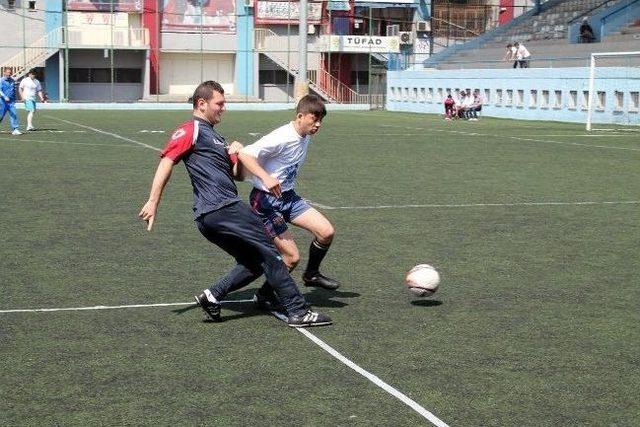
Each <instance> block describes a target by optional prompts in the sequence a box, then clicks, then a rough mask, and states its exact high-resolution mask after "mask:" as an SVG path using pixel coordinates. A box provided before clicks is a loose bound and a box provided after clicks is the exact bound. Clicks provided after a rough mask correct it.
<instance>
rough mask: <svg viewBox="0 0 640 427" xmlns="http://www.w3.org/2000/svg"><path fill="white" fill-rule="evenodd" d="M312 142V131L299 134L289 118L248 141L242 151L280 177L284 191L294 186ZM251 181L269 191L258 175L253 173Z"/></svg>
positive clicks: (273, 174)
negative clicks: (306, 133)
mask: <svg viewBox="0 0 640 427" xmlns="http://www.w3.org/2000/svg"><path fill="white" fill-rule="evenodd" d="M309 142H311V138H310V137H309V135H307V136H305V137H302V136H300V135H298V132H296V129H295V127H293V122H289V123H288V124H286V125H284V126H281V127H279V128H278V129H276V130H274V131H272V132H271V133H269V134H267V135H265V136H263V137H262V138H260V139H259V140H257V141H256V142H254V143H253V144H251V145H247V146H246V147H244V148H243V149H242V151H243V152H245V153H247V154H249V155H251V156H253V157H255V158H256V159H258V163H259V164H260V166H262V168H263V169H264V170H265V171H266V172H267V173H268V174H269V175H271V176H272V177H274V178H276V179H277V180H278V181H280V186H281V187H282V191H288V190H292V189H293V188H294V187H295V181H296V177H297V176H298V171H299V170H300V167H301V166H302V164H303V163H304V160H305V158H306V157H307V148H308V146H309ZM251 182H252V183H253V186H254V187H255V188H257V189H259V190H263V191H269V189H268V188H266V187H265V186H264V184H263V183H262V180H261V179H260V178H258V177H255V176H252V177H251Z"/></svg>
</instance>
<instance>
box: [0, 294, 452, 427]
mask: <svg viewBox="0 0 640 427" xmlns="http://www.w3.org/2000/svg"><path fill="white" fill-rule="evenodd" d="M249 302H253V300H252V299H247V300H227V301H222V303H223V304H234V303H236V304H237V303H249ZM194 304H195V302H171V303H158V304H132V305H110V306H107V305H96V306H91V307H65V308H31V309H14V310H0V314H5V313H42V312H55V311H90V310H114V309H127V308H147V307H171V306H185V305H194ZM298 331H299V332H301V333H302V334H303V335H304V336H306V337H307V338H309V339H310V340H311V341H313V342H314V343H315V344H317V345H318V346H319V347H320V348H322V349H323V350H324V351H326V352H327V353H329V354H330V355H331V356H333V357H335V358H336V359H338V360H339V361H340V362H342V363H344V364H345V365H347V366H348V367H349V368H351V369H353V370H354V371H356V372H357V373H359V374H360V375H362V376H363V377H365V378H366V379H368V380H369V381H371V382H372V383H374V384H375V385H377V386H378V387H380V388H382V389H383V390H384V391H386V392H387V393H389V394H390V395H392V396H393V397H395V398H397V399H398V400H400V401H401V402H402V403H404V404H405V405H407V406H409V407H410V408H411V409H413V410H414V411H416V412H417V413H418V414H420V415H421V416H423V417H424V418H426V419H427V420H429V421H430V422H431V423H432V424H434V425H436V426H438V427H448V426H447V424H446V423H445V422H444V421H442V420H440V419H439V418H438V417H436V416H435V415H433V414H432V413H431V412H429V411H427V410H426V409H425V408H424V407H422V406H420V405H419V404H418V403H417V402H415V401H414V400H412V399H410V398H409V397H407V396H406V395H405V394H403V393H402V392H400V391H398V390H397V389H395V388H393V387H392V386H390V385H389V384H387V383H386V382H384V381H382V380H381V379H380V378H378V377H377V376H375V375H374V374H372V373H370V372H368V371H367V370H365V369H363V368H361V367H360V366H358V365H356V364H355V363H354V362H352V361H351V360H349V359H347V358H346V357H344V356H343V355H342V354H340V353H339V352H338V351H336V350H335V349H334V348H333V347H331V346H330V345H328V344H327V343H325V342H324V341H322V340H321V339H320V338H318V337H316V336H315V335H313V334H312V333H311V332H309V331H307V330H305V329H298Z"/></svg>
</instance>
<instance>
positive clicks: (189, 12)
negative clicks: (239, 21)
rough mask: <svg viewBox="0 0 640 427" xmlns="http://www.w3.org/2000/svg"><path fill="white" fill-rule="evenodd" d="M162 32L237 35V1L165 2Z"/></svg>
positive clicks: (187, 0) (174, 0) (171, 0)
mask: <svg viewBox="0 0 640 427" xmlns="http://www.w3.org/2000/svg"><path fill="white" fill-rule="evenodd" d="M162 31H167V32H186V33H195V32H200V31H202V32H205V33H224V34H235V32H236V2H235V0H164V4H163V9H162Z"/></svg>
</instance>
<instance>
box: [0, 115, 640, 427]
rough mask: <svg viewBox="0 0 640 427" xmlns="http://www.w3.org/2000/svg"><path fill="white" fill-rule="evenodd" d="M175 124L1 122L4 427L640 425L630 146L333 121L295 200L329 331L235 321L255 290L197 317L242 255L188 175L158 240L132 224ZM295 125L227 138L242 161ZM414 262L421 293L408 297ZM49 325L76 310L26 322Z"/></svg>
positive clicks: (302, 243)
mask: <svg viewBox="0 0 640 427" xmlns="http://www.w3.org/2000/svg"><path fill="white" fill-rule="evenodd" d="M189 116H190V115H189V113H188V112H184V111H182V112H167V111H165V112H143V111H116V112H114V111H40V112H39V113H38V116H37V117H36V125H37V126H38V127H39V128H40V129H41V130H39V131H36V132H32V133H28V134H25V135H22V136H20V137H13V136H11V135H9V134H8V132H7V124H6V123H3V125H2V126H3V128H2V131H3V132H2V133H0V186H1V188H2V191H1V192H0V213H1V218H2V220H1V221H0V235H1V236H2V246H1V249H0V283H1V284H2V297H1V299H0V374H1V377H0V378H1V379H0V425H7V426H13V425H34V424H38V425H122V424H132V425H221V426H228V425H237V426H244V425H274V426H289V425H308V426H334V425H363V426H364V425H367V426H370V425H379V426H405V425H407V426H408V425H431V423H438V422H439V421H438V420H441V422H442V423H443V424H440V425H444V424H447V425H450V426H567V425H580V426H584V425H590V426H604V425H619V426H637V425H640V403H639V401H640V400H639V398H640V391H639V390H640V389H639V387H638V384H640V357H639V354H640V328H639V327H638V325H639V322H640V310H639V308H638V307H639V306H638V301H640V287H639V286H638V285H639V284H640V262H639V257H638V253H639V249H640V215H638V211H639V208H640V136H638V134H637V133H629V132H627V133H617V132H606V133H601V134H595V135H588V134H585V132H584V126H583V125H579V124H566V123H551V122H519V121H512V120H500V119H491V118H483V119H481V120H480V121H479V122H475V123H473V122H463V121H457V122H453V123H448V122H444V121H443V120H442V119H441V118H440V117H436V116H426V115H418V114H405V113H388V112H382V111H380V112H377V111H374V112H368V111H362V112H329V115H328V116H327V118H326V119H325V121H324V124H323V128H322V130H321V131H320V133H319V134H318V135H317V136H316V137H314V140H313V142H312V145H311V147H310V150H309V155H308V158H307V162H306V164H305V165H304V167H303V169H302V172H301V176H300V181H299V183H298V190H299V193H300V194H301V195H303V196H305V197H306V198H308V199H309V200H310V201H311V202H312V203H314V204H316V206H317V207H318V208H319V209H320V210H321V211H323V212H324V213H325V214H326V215H327V216H328V217H329V218H330V219H331V221H332V222H333V223H334V225H335V227H336V239H335V241H334V244H333V246H332V248H331V251H330V252H329V254H328V256H327V258H326V260H325V262H324V264H323V269H324V270H326V272H327V273H328V274H330V275H332V276H334V277H336V278H338V279H339V280H340V281H341V282H342V283H343V286H342V287H341V288H340V289H339V290H338V291H336V292H330V291H325V290H322V289H311V288H303V289H302V290H303V292H304V293H305V295H306V296H307V298H308V300H309V301H310V302H311V303H312V304H313V305H314V307H317V308H319V309H320V310H321V311H323V312H326V313H327V314H329V315H330V316H331V317H332V318H333V320H334V324H333V325H332V326H329V327H323V328H313V329H309V330H308V331H302V332H301V331H297V330H294V329H292V328H289V327H287V326H286V325H285V324H284V323H282V322H280V321H278V320H277V319H275V318H274V317H272V316H269V315H265V314H264V313H262V312H260V311H258V310H257V309H256V308H255V307H254V306H253V304H252V303H250V302H247V300H249V299H251V297H252V296H253V292H254V291H255V289H256V288H257V287H258V286H259V285H260V284H261V282H258V283H255V284H252V285H251V286H249V287H248V288H245V289H243V290H241V291H239V292H236V293H234V294H231V295H230V299H233V300H235V302H234V301H229V302H228V303H227V304H225V306H224V307H223V313H222V314H223V317H224V319H225V321H224V322H222V323H207V322H203V313H202V312H201V310H200V309H199V308H196V307H194V305H193V304H192V303H191V301H192V300H193V295H194V294H196V293H199V292H200V291H201V290H202V289H203V288H205V287H207V286H209V284H210V283H211V282H212V281H214V280H215V279H216V278H218V277H219V276H220V275H222V274H223V273H224V272H225V271H226V270H227V269H229V268H230V267H231V266H232V264H233V260H232V259H231V258H230V257H229V256H228V255H227V254H225V253H224V252H222V251H221V250H219V249H218V248H216V247H214V246H213V245H211V244H210V243H208V242H207V241H206V240H205V239H204V238H203V237H202V236H201V235H200V233H199V232H198V230H197V229H196V227H195V225H194V223H193V219H192V214H191V204H192V193H191V185H190V182H189V179H188V176H187V173H186V171H185V170H184V167H183V166H182V165H180V166H178V167H177V168H176V169H175V170H174V174H173V177H172V179H171V182H170V183H169V185H168V187H167V190H166V192H165V195H164V198H163V201H162V203H161V205H160V210H159V215H158V218H157V220H156V223H155V227H154V230H153V231H152V232H151V233H149V232H147V231H146V228H145V226H144V224H143V223H142V222H141V221H139V220H138V219H137V213H138V211H139V209H140V207H141V206H142V205H143V203H144V202H145V201H146V200H147V197H148V191H149V187H150V183H151V179H152V177H153V173H154V171H155V167H156V165H157V162H158V151H157V150H158V149H159V148H161V147H162V146H164V144H165V141H166V139H167V138H168V137H169V135H170V134H171V132H172V131H173V129H174V128H175V127H176V126H177V125H178V124H179V123H181V122H182V121H185V120H187V119H188V118H189ZM291 116H292V112H290V111H289V112H288V111H282V112H260V113H258V112H227V113H226V115H225V117H224V118H223V122H222V124H221V126H220V129H221V131H222V133H223V134H224V135H226V136H227V137H228V139H229V140H233V139H237V140H239V141H242V142H244V143H249V142H252V141H254V140H255V139H256V138H257V137H258V136H259V135H261V134H264V133H266V132H268V131H269V130H271V129H273V128H275V127H277V126H279V125H281V124H283V123H284V122H285V121H286V120H288V119H289V118H290V117H291ZM23 118H24V117H23ZM239 187H240V190H241V192H242V194H243V195H245V196H246V195H247V194H248V191H249V186H248V184H246V183H240V184H239ZM295 235H296V238H297V240H298V243H299V247H300V249H301V254H302V256H303V259H302V261H301V264H302V265H303V266H304V264H305V263H306V254H307V248H308V244H309V243H310V241H311V238H310V236H309V235H306V234H305V233H302V232H299V231H295ZM420 263H429V264H433V265H435V266H437V267H438V269H439V270H440V272H441V275H442V283H441V286H440V289H439V290H438V292H437V293H436V294H435V295H434V296H433V297H431V298H426V299H419V298H415V297H413V296H412V295H411V294H410V293H409V291H408V290H407V289H405V287H404V285H403V281H404V276H405V274H406V272H407V271H408V270H409V269H410V268H411V267H412V266H414V265H416V264H420ZM301 271H302V269H301V268H299V271H295V272H294V277H295V278H296V280H297V281H298V282H299V283H301V281H300V280H299V279H300V274H301ZM157 304H175V305H164V306H162V305H157ZM141 305H145V306H141ZM146 305H149V306H146ZM96 306H105V307H103V309H97V308H96ZM116 307H118V308H116ZM59 308H87V309H86V310H85V309H83V310H63V311H34V309H59ZM29 310H31V311H29ZM335 352H337V353H339V355H341V357H342V358H340V357H338V355H337V354H336V353H335ZM354 368H356V369H361V370H360V371H358V370H355V369H354Z"/></svg>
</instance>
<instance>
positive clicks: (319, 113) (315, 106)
mask: <svg viewBox="0 0 640 427" xmlns="http://www.w3.org/2000/svg"><path fill="white" fill-rule="evenodd" d="M296 114H313V115H314V116H316V118H318V119H322V118H324V116H326V115H327V108H326V107H325V106H324V102H323V101H322V99H320V97H319V96H317V95H306V96H303V97H302V99H300V101H298V106H297V107H296Z"/></svg>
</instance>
